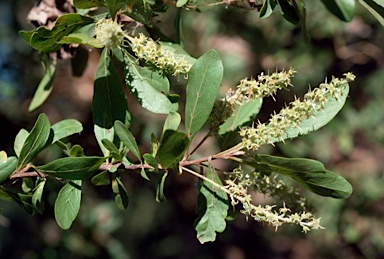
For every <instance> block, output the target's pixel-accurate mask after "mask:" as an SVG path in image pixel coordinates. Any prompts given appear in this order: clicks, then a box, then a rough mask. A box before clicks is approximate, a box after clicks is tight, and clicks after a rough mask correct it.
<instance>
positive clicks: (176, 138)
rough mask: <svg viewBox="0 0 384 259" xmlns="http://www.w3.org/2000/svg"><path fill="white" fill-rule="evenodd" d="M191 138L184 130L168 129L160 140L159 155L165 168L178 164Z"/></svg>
mask: <svg viewBox="0 0 384 259" xmlns="http://www.w3.org/2000/svg"><path fill="white" fill-rule="evenodd" d="M189 143H190V140H189V139H188V137H187V135H185V134H184V133H183V132H179V131H174V130H166V131H165V132H164V134H163V137H162V138H161V141H160V147H159V151H158V152H157V156H158V158H159V162H160V164H161V166H162V167H163V169H166V168H173V169H175V168H174V167H175V165H177V164H178V163H179V162H180V161H181V159H182V158H183V156H184V153H185V151H187V149H188V146H189Z"/></svg>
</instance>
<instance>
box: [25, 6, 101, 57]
mask: <svg viewBox="0 0 384 259" xmlns="http://www.w3.org/2000/svg"><path fill="white" fill-rule="evenodd" d="M93 22H94V20H93V19H92V18H90V17H86V16H82V15H79V14H76V13H68V14H63V15H61V16H60V17H59V18H57V20H56V22H55V25H54V27H53V28H52V30H48V29H46V28H45V27H44V26H41V27H39V28H37V29H35V30H34V31H33V34H32V36H31V38H30V44H31V46H32V47H33V48H34V49H36V50H39V51H41V52H47V53H48V52H54V51H56V50H58V49H59V48H60V46H61V44H59V43H57V42H59V41H60V40H61V38H63V37H64V36H67V35H68V34H70V33H72V32H74V31H75V30H76V29H78V28H80V27H83V26H85V25H87V24H90V23H93ZM24 35H25V33H24Z"/></svg>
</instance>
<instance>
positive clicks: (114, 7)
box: [105, 0, 130, 19]
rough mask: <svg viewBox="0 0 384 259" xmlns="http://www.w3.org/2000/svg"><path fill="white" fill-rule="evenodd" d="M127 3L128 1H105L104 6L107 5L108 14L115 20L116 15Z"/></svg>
mask: <svg viewBox="0 0 384 259" xmlns="http://www.w3.org/2000/svg"><path fill="white" fill-rule="evenodd" d="M129 2H130V0H105V4H106V5H107V7H108V9H109V13H110V14H111V17H112V18H113V19H114V18H115V16H116V13H117V12H118V11H120V10H121V9H123V8H124V7H125V6H126V4H127V3H129Z"/></svg>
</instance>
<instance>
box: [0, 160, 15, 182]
mask: <svg viewBox="0 0 384 259" xmlns="http://www.w3.org/2000/svg"><path fill="white" fill-rule="evenodd" d="M17 162H18V160H17V158H16V157H14V156H10V157H8V158H7V159H6V160H5V161H1V162H0V184H2V183H3V182H5V181H6V180H8V178H9V177H10V176H11V174H12V173H13V172H14V171H15V170H16V167H17Z"/></svg>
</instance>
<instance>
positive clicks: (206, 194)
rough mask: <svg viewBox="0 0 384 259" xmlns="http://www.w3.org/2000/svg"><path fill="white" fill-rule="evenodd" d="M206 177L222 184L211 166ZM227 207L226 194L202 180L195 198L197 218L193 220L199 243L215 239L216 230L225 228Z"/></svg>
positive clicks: (221, 230)
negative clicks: (197, 195)
mask: <svg viewBox="0 0 384 259" xmlns="http://www.w3.org/2000/svg"><path fill="white" fill-rule="evenodd" d="M206 177H207V178H208V179H210V180H212V181H213V182H215V183H217V184H218V185H220V186H223V184H222V183H221V180H220V178H219V176H218V175H217V173H216V172H215V170H214V169H213V168H211V167H210V168H209V170H208V172H207V176H206ZM228 209H229V205H228V196H227V194H226V193H225V192H224V191H222V190H221V189H219V188H218V187H217V186H214V185H213V184H212V183H210V182H207V181H204V182H203V184H202V185H201V187H200V193H199V197H198V200H197V214H198V218H197V219H196V221H195V229H196V231H197V239H198V240H199V241H200V243H202V244H204V243H206V242H213V241H215V239H216V232H219V233H221V232H223V231H224V230H225V227H226V222H225V218H226V217H227V213H228Z"/></svg>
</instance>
